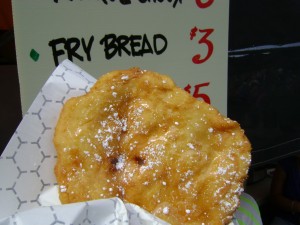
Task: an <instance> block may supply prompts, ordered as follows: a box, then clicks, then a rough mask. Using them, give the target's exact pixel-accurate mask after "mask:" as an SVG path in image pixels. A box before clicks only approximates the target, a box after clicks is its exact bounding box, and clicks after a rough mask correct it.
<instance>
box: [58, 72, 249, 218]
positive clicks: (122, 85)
mask: <svg viewBox="0 0 300 225" xmlns="http://www.w3.org/2000/svg"><path fill="white" fill-rule="evenodd" d="M54 144H55V147H56V149H57V154H58V156H57V164H56V168H55V174H56V177H57V180H58V184H59V186H60V199H61V201H62V203H71V202H79V201H86V200H92V199H99V198H109V197H113V196H118V197H120V198H121V199H123V200H124V201H128V202H131V203H134V204H137V205H139V206H141V207H143V208H144V209H146V210H148V211H150V212H151V213H153V214H155V215H156V216H158V217H160V218H162V219H164V220H166V221H168V222H170V223H171V224H201V223H204V224H226V223H228V222H229V221H230V219H231V216H232V213H233V212H234V210H235V209H236V207H237V206H238V204H239V200H238V199H239V195H240V193H241V191H242V182H243V181H244V179H245V178H246V176H247V171H248V167H249V163H250V149H251V147H250V143H249V141H248V140H247V138H246V137H245V135H244V132H243V130H241V128H240V126H239V124H238V123H237V122H235V121H232V120H230V119H228V118H225V117H223V116H222V115H220V114H219V112H218V111H217V110H216V109H214V108H213V107H211V106H210V105H208V104H206V103H204V102H202V101H197V100H196V99H194V98H193V97H191V96H190V95H189V94H188V93H186V92H185V91H183V90H182V89H180V88H178V87H176V85H175V84H174V82H173V81H172V80H171V79H170V78H169V77H168V76H164V75H160V74H157V73H155V72H152V71H142V70H140V69H138V68H132V69H129V70H123V71H113V72H110V73H108V74H106V75H103V76H101V78H100V79H99V80H98V82H97V83H96V84H95V85H94V87H93V88H92V89H91V91H90V92H89V93H88V94H86V95H84V96H80V97H76V98H72V99H70V100H69V101H67V103H66V104H65V106H64V108H63V110H62V112H61V115H60V118H59V121H58V124H57V127H56V131H55V137H54Z"/></svg>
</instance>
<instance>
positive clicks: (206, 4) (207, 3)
mask: <svg viewBox="0 0 300 225" xmlns="http://www.w3.org/2000/svg"><path fill="white" fill-rule="evenodd" d="M195 1H196V4H197V6H198V7H199V8H201V9H204V8H208V7H209V6H211V5H212V4H213V2H214V0H206V1H203V0H195Z"/></svg>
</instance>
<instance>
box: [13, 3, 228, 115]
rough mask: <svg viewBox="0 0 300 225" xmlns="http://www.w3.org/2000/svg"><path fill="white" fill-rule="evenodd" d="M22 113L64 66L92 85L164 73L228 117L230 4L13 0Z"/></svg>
mask: <svg viewBox="0 0 300 225" xmlns="http://www.w3.org/2000/svg"><path fill="white" fill-rule="evenodd" d="M12 3H13V16H14V29H15V41H16V52H17V62H18V72H19V79H20V90H21V101H22V111H23V114H24V113H26V111H27V110H28V108H29V106H30V104H31V103H32V101H33V100H34V98H35V96H36V95H37V93H38V92H39V90H40V88H41V87H42V85H43V84H44V82H45V81H46V80H47V78H48V77H49V75H50V74H51V72H52V71H53V70H54V68H55V67H56V66H57V65H58V64H59V63H60V62H61V61H63V60H64V59H67V58H68V59H70V60H71V61H73V62H74V63H75V64H77V65H78V66H80V67H81V68H82V69H84V70H85V71H86V72H88V73H90V74H91V75H93V76H94V77H95V78H98V77H99V76H100V75H102V74H104V73H106V72H109V71H111V70H118V69H127V68H130V67H140V68H142V69H147V70H154V71H157V72H159V73H163V74H168V75H170V76H171V77H173V79H174V80H175V82H176V83H177V84H178V85H179V86H180V87H182V88H183V89H185V90H186V91H188V92H189V93H190V94H191V95H192V96H194V97H195V98H198V99H200V100H204V101H206V102H209V103H211V104H212V105H213V106H215V107H216V108H218V109H219V110H220V111H221V112H222V113H223V114H226V113H227V65H228V64H227V60H228V21H229V0H191V1H183V0H173V1H170V0H168V1H167V0H165V1H163V0H161V1H158V0H148V1H146V0H118V1H117V0H116V1H113V0H81V1H79V0H78V1H77V0H64V1H63V0H49V1H34V0H27V1H21V0H13V1H12Z"/></svg>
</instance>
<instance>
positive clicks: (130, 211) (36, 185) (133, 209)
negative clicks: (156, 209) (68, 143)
mask: <svg viewBox="0 0 300 225" xmlns="http://www.w3.org/2000/svg"><path fill="white" fill-rule="evenodd" d="M95 81H96V79H95V78H94V77H92V76H91V75H89V74H88V73H86V72H85V71H84V70H82V69H81V68H80V67H78V66H77V65H75V64H73V63H72V62H71V61H69V60H64V61H63V62H62V63H61V64H60V65H59V66H58V67H57V68H56V69H55V70H54V72H53V73H52V74H51V76H50V77H49V79H48V80H47V82H46V83H45V85H44V86H43V87H42V89H41V90H40V92H39V93H38V95H37V97H36V99H35V100H34V102H33V103H32V105H31V106H30V108H29V110H28V112H27V113H26V114H25V115H24V117H23V120H22V121H21V123H20V125H19V126H18V128H17V130H16V131H15V133H14V135H13V136H12V138H11V140H10V142H9V143H8V145H7V147H6V148H5V150H4V152H3V154H2V155H1V156H0V181H1V182H0V225H6V224H14V225H17V224H31V225H33V224H56V223H59V224H74V225H75V224H166V223H164V222H163V221H160V220H159V219H157V218H155V217H154V216H152V215H150V214H149V213H147V212H146V211H144V210H142V209H141V208H139V207H138V206H136V205H132V204H124V203H123V202H122V201H121V200H120V199H118V198H113V199H106V200H97V201H91V202H85V203H75V204H69V205H63V206H59V205H58V206H49V207H41V206H42V204H41V201H40V199H39V197H40V196H41V194H42V193H44V192H45V191H47V190H48V189H50V188H52V187H53V186H55V185H56V179H55V176H54V172H53V169H54V165H55V161H56V152H55V149H54V146H53V142H52V139H53V133H54V128H55V124H56V121H57V119H58V116H59V113H60V110H61V108H62V106H63V104H64V103H65V102H66V100H67V99H68V98H70V97H73V96H78V95H82V94H85V93H86V92H87V91H88V90H89V89H90V87H91V86H92V85H93V84H94V83H95ZM102 214H103V215H102ZM39 215H42V216H39ZM1 218H2V219H1ZM23 222H24V223H23Z"/></svg>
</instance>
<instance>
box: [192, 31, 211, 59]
mask: <svg viewBox="0 0 300 225" xmlns="http://www.w3.org/2000/svg"><path fill="white" fill-rule="evenodd" d="M213 31H214V29H211V28H209V29H204V30H202V29H198V28H197V27H194V28H192V29H191V32H190V39H191V41H192V40H193V39H194V38H195V37H196V36H197V34H198V33H200V34H204V35H202V37H201V38H200V39H199V40H198V44H199V45H206V46H207V54H206V55H205V56H204V57H202V55H201V54H196V55H194V57H193V58H192V61H193V63H195V64H201V63H204V62H206V61H207V60H208V59H209V58H210V57H211V55H212V54H213V51H214V45H213V43H212V42H211V41H210V40H209V39H208V38H209V36H210V35H211V34H212V32H213Z"/></svg>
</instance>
